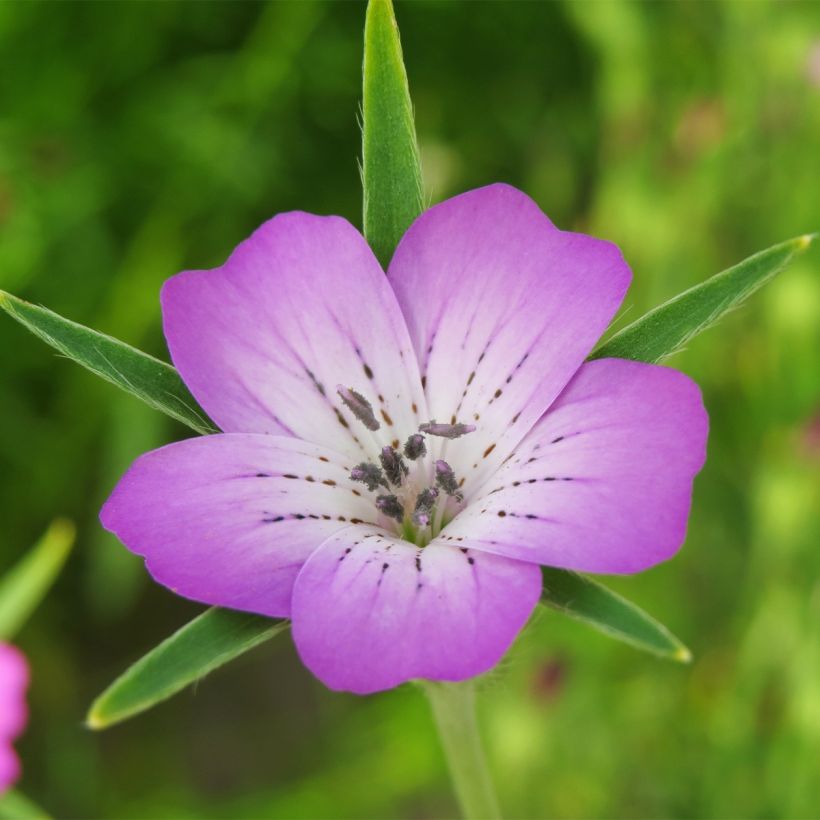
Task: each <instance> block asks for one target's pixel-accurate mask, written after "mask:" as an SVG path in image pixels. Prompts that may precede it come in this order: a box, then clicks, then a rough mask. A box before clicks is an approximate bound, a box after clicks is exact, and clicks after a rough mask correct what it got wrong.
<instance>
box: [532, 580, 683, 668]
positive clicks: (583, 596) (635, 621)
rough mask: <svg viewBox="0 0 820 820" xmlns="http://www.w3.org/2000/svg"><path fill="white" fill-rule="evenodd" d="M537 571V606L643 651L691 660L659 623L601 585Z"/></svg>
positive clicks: (680, 644)
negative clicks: (540, 577)
mask: <svg viewBox="0 0 820 820" xmlns="http://www.w3.org/2000/svg"><path fill="white" fill-rule="evenodd" d="M541 570H542V573H543V577H544V590H543V592H542V593H541V603H542V604H544V605H545V606H549V607H552V609H555V610H557V611H558V612H561V613H562V614H564V615H567V616H569V617H570V618H574V619H575V620H577V621H583V622H584V623H585V624H588V625H589V626H592V627H594V628H595V629H597V630H599V631H600V632H603V633H604V634H606V635H609V636H610V637H611V638H616V639H617V640H620V641H624V642H625V643H628V644H631V645H632V646H634V647H637V648H638V649H643V650H644V651H646V652H652V653H653V654H655V655H659V656H661V657H663V658H667V659H669V660H674V661H679V662H681V663H688V662H689V661H690V660H691V659H692V654H691V653H690V652H689V650H688V649H687V648H686V647H685V646H684V645H683V644H682V643H681V642H680V641H679V640H678V639H677V638H676V637H675V636H674V635H673V634H672V633H671V632H669V630H668V629H667V628H666V627H665V626H663V624H660V623H658V622H657V621H656V620H655V619H654V618H652V617H650V616H649V615H647V614H646V613H645V612H644V611H643V610H641V609H639V608H638V607H637V606H635V604H633V603H631V602H630V601H627V600H626V599H625V598H622V597H621V596H620V595H617V594H616V593H614V592H612V590H610V589H607V588H606V587H605V586H603V584H599V583H598V582H597V581H593V580H592V579H590V578H586V577H585V576H583V575H578V574H577V573H575V572H568V571H567V570H563V569H554V568H552V567H542V568H541Z"/></svg>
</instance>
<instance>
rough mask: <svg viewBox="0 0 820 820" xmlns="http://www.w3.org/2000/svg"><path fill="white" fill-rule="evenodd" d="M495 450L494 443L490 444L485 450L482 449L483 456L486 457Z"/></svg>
mask: <svg viewBox="0 0 820 820" xmlns="http://www.w3.org/2000/svg"><path fill="white" fill-rule="evenodd" d="M493 450H495V444H491V445H490V446H489V447H488V448H487V449H486V450H485V451H484V458H487V456H488V455H490V453H492V451H493Z"/></svg>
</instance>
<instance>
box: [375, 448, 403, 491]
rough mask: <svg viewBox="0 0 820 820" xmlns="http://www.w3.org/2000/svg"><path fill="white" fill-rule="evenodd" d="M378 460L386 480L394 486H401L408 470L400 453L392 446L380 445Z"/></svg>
mask: <svg viewBox="0 0 820 820" xmlns="http://www.w3.org/2000/svg"><path fill="white" fill-rule="evenodd" d="M379 461H381V463H382V469H383V470H384V474H385V475H386V476H387V480H388V481H389V482H390V483H391V484H392V485H393V486H394V487H401V485H402V482H403V481H404V477H405V476H406V475H407V474H408V473H409V472H410V470H409V469H408V468H407V465H406V464H405V463H404V459H403V458H402V455H401V453H400V452H398V451H397V450H394V449H393V448H392V447H382V454H381V455H380V456H379Z"/></svg>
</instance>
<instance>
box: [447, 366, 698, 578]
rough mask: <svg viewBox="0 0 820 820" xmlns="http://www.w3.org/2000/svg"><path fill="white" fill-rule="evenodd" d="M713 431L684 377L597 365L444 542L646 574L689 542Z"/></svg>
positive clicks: (585, 370)
mask: <svg viewBox="0 0 820 820" xmlns="http://www.w3.org/2000/svg"><path fill="white" fill-rule="evenodd" d="M708 425H709V422H708V418H707V416H706V411H705V410H704V408H703V403H702V400H701V396H700V390H699V389H698V387H697V385H696V384H695V383H694V382H693V381H692V380H691V379H689V378H688V377H687V376H685V375H683V373H679V372H678V371H676V370H672V369H670V368H666V367H659V366H657V365H649V364H642V363H639V362H631V361H625V360H622V359H598V360H596V361H593V362H588V363H586V364H584V365H583V366H582V367H581V368H580V370H579V371H578V374H577V375H576V376H575V378H574V379H573V380H572V382H570V384H569V386H568V387H567V389H566V390H565V391H564V392H563V393H562V394H561V397H560V398H559V399H558V401H557V402H556V403H555V404H554V405H553V406H552V407H551V408H550V410H549V412H548V413H547V414H546V415H545V416H544V418H543V419H542V420H541V421H540V422H539V423H538V425H536V427H535V429H533V431H532V432H531V433H530V434H529V435H528V436H527V437H526V438H525V439H524V441H523V442H521V444H520V446H519V447H518V448H517V449H516V451H515V454H514V456H513V457H512V458H511V459H510V460H509V461H507V462H506V463H505V464H504V465H503V466H502V468H501V469H500V470H499V471H498V473H497V474H496V475H494V476H493V477H492V479H491V480H490V481H488V482H487V483H486V484H485V485H484V486H483V487H482V488H481V489H480V491H479V492H478V493H477V495H476V496H475V497H474V498H471V499H470V503H469V506H468V507H467V509H466V510H464V511H463V512H462V513H461V514H459V515H458V516H457V517H456V518H455V519H454V520H453V521H452V522H451V523H450V525H449V526H448V527H446V528H445V530H444V532H443V533H442V535H441V536H440V537H441V538H442V539H443V540H444V541H445V542H449V541H450V540H451V539H457V538H465V539H468V540H471V541H472V543H473V544H474V546H475V547H476V548H479V549H485V550H488V551H490V552H493V553H496V554H499V555H506V556H508V557H510V558H518V559H521V560H524V561H535V562H538V563H540V564H548V565H551V566H555V567H564V568H568V569H575V570H582V571H585V572H602V573H630V572H638V571H640V570H643V569H646V568H647V567H650V566H652V565H653V564H656V563H658V562H660V561H664V560H666V559H667V558H670V557H671V556H672V555H674V554H675V552H677V550H678V548H679V547H680V546H681V544H682V543H683V540H684V537H685V535H686V521H687V518H688V515H689V507H690V504H691V498H692V480H693V478H694V477H695V475H696V474H697V472H698V471H699V470H700V468H701V467H702V466H703V462H704V459H705V456H706V436H707V431H708Z"/></svg>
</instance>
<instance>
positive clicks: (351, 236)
mask: <svg viewBox="0 0 820 820" xmlns="http://www.w3.org/2000/svg"><path fill="white" fill-rule="evenodd" d="M162 308H163V318H164V325H165V336H166V338H167V340H168V346H169V348H170V350H171V356H172V358H173V361H174V364H175V365H176V366H177V368H179V371H180V373H181V374H182V377H183V379H184V380H185V383H186V384H187V385H188V387H189V388H190V389H191V392H192V393H193V394H194V396H196V398H197V399H198V400H199V402H200V403H201V404H202V406H203V407H204V408H205V410H206V411H207V412H208V414H209V415H210V416H211V418H213V419H214V421H215V422H216V423H217V424H219V426H220V427H221V428H222V429H223V430H225V431H226V432H242V433H274V434H279V435H292V436H295V437H297V438H302V439H305V440H306V441H313V442H316V443H318V444H324V445H326V446H329V447H333V448H334V449H336V450H338V451H339V452H343V453H347V454H351V455H353V456H354V457H356V454H358V456H359V457H361V456H362V454H363V452H365V451H367V453H368V454H369V455H370V456H374V455H378V452H379V447H380V446H381V445H379V446H375V445H374V444H373V437H372V436H371V434H370V433H369V432H368V431H367V430H366V429H365V428H364V426H363V425H362V424H361V423H360V422H358V421H357V420H356V419H355V418H354V416H353V414H352V413H351V412H350V411H349V410H348V409H347V408H346V407H345V405H344V403H343V402H342V400H341V398H340V397H339V395H338V394H337V392H336V385H337V384H339V383H341V384H343V385H344V387H346V388H353V389H355V390H357V391H358V392H359V393H361V394H362V395H363V396H364V397H365V398H366V399H367V400H368V401H369V402H370V403H371V404H372V405H373V408H374V412H375V415H376V418H377V420H378V421H379V422H380V423H381V424H382V425H383V428H384V431H385V435H384V438H385V439H386V441H390V440H391V439H392V438H394V437H402V436H406V435H407V434H408V433H409V432H412V431H414V430H416V428H417V427H418V425H419V423H420V421H423V420H425V419H426V417H427V416H426V408H425V404H424V396H423V392H422V389H421V385H420V381H419V375H418V365H417V363H416V359H415V355H414V354H413V349H412V345H411V342H410V338H409V336H408V333H407V328H406V326H405V323H404V319H403V318H402V315H401V311H400V309H399V306H398V303H397V302H396V298H395V296H394V294H393V292H392V290H391V288H390V286H389V284H388V283H387V280H386V277H385V275H384V272H383V271H382V269H381V267H380V266H379V264H378V262H377V261H376V258H375V257H374V256H373V253H372V252H371V251H370V248H369V247H368V246H367V243H366V242H365V241H364V239H363V238H362V236H361V235H360V234H359V233H358V232H357V231H356V230H355V228H353V227H352V226H351V225H350V224H349V223H348V222H346V221H345V220H344V219H341V218H339V217H319V216H313V215H312V214H306V213H287V214H281V215H279V216H277V217H274V218H273V219H271V220H270V221H269V222H266V223H265V224H264V225H262V227H261V228H259V230H257V231H256V232H255V233H254V234H253V236H251V237H250V239H248V240H246V241H245V242H243V243H242V244H241V245H239V247H238V248H237V249H236V250H235V251H234V252H233V254H232V255H231V257H230V259H229V260H228V261H227V262H226V263H225V264H224V265H223V266H222V267H220V268H214V269H213V270H208V271H188V272H186V273H181V274H179V275H178V276H175V277H173V278H172V279H170V280H168V281H167V282H166V283H165V286H164V287H163V290H162ZM414 408H415V409H414ZM382 443H383V442H382Z"/></svg>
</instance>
